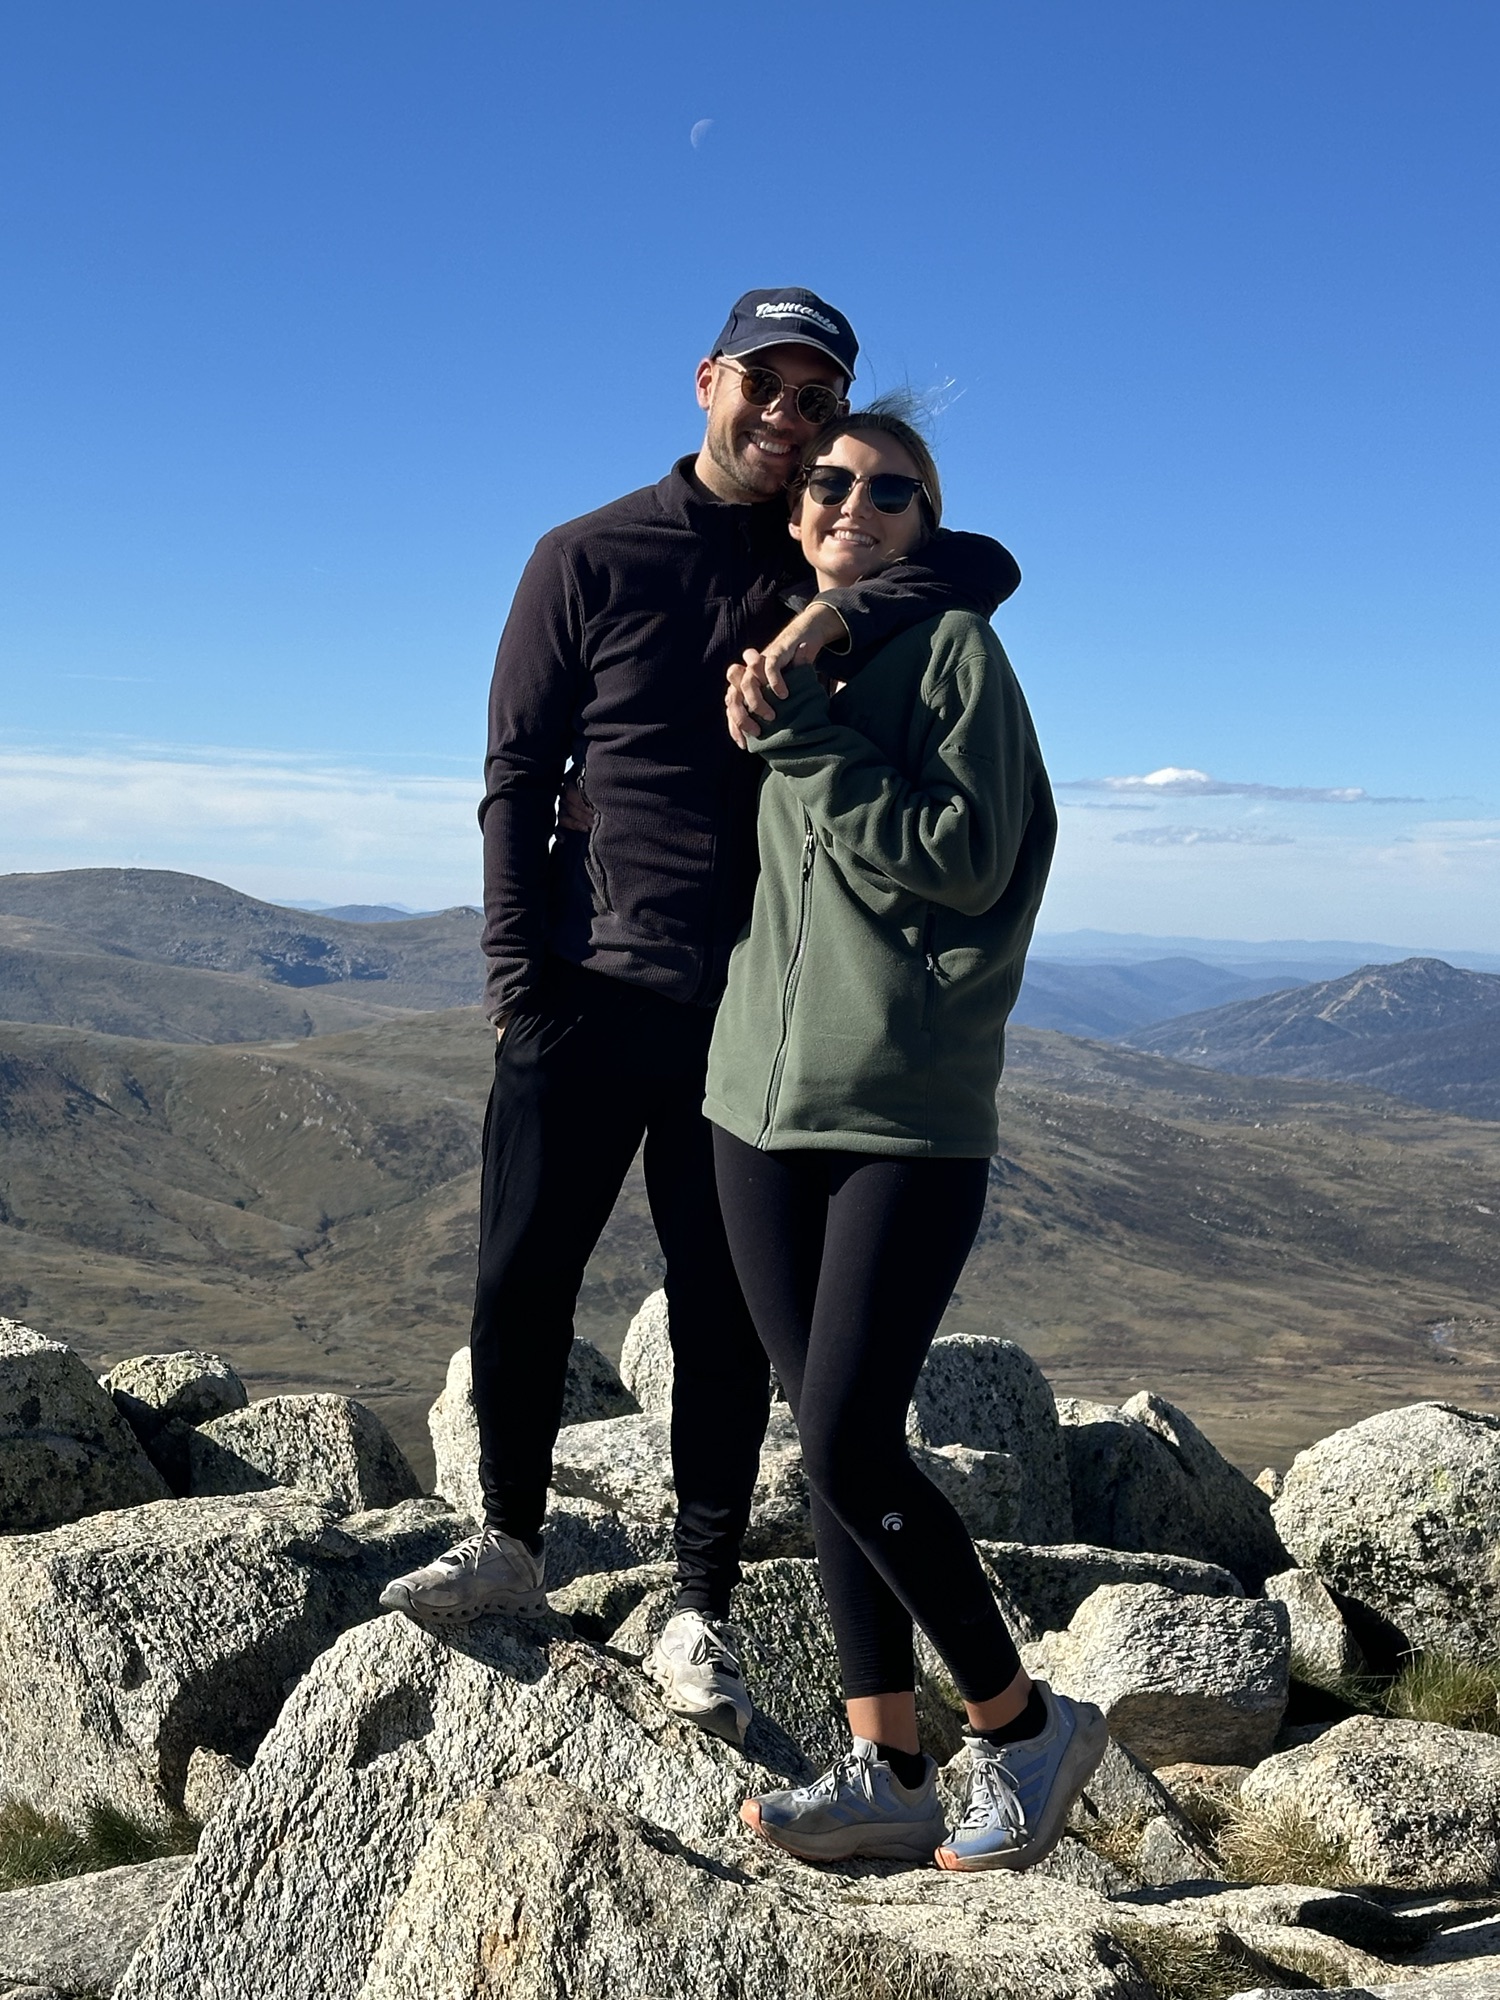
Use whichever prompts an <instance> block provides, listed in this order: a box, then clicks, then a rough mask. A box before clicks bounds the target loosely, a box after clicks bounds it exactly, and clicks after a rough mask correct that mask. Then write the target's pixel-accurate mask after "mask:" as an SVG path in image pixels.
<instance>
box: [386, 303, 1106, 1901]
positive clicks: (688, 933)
mask: <svg viewBox="0 0 1500 2000" xmlns="http://www.w3.org/2000/svg"><path fill="white" fill-rule="evenodd" d="M857 355H858V344H857V342H856V340H855V336H854V331H853V329H852V327H851V326H850V325H849V322H848V320H847V319H846V318H845V317H844V315H843V314H842V313H840V312H839V311H838V310H837V309H836V308H834V307H832V306H830V305H828V304H827V303H826V302H825V301H824V300H822V299H820V298H819V297H817V295H816V294H815V293H813V292H810V291H806V290H803V289H801V288H798V287H781V288H778V289H774V290H771V291H761V292H748V293H746V294H745V296H744V297H743V298H742V299H740V300H739V301H738V303H737V304H736V305H735V307H734V309H733V311H732V312H731V313H730V316H729V320H728V322H727V324H726V325H725V327H724V329H723V332H722V333H721V334H720V336H719V338H718V340H717V341H716V342H715V343H714V345H713V347H712V349H711V351H710V353H709V355H708V357H707V358H706V359H705V360H703V361H702V362H700V363H699V365H698V370H697V377H696V386H697V395H698V402H699V404H700V406H701V407H702V408H703V410H704V411H705V412H706V415H707V421H706V427H705V433H704V438H703V443H702V446H701V448H700V449H699V451H698V452H697V453H696V455H693V456H689V457H686V458H683V459H680V460H679V461H678V462H677V464H676V465H674V466H673V468H672V470H671V471H670V472H669V473H668V474H667V475H666V477H665V478H664V479H662V480H660V481H659V482H658V483H657V484H656V485H655V486H648V487H644V488H642V489H641V490H640V491H639V492H636V493H632V494H629V495H627V496H626V497H625V498H624V499H622V500H618V501H615V502H614V503H613V504H611V505H610V506H607V507H603V508H601V509H599V511H598V512H597V513H593V514H588V515H585V516H584V517H583V518H582V519H580V520H577V521H571V522H569V523H567V524H566V525H565V526H563V527H561V528H557V529H554V530H553V531H552V533H550V534H548V535H545V536H544V537H543V538H542V540H541V542H540V543H539V544H538V545H537V549H536V551H535V553H534V555H533V556H532V558H531V561H530V562H529V563H528V565H527V567H526V571H525V573H524V575H523V576H522V579H521V582H520V585H519V587H518V589H517V592H516V596H515V600H514V603H513V605H512V607H511V612H510V616H509V619H508V620H507V623H506V627H505V632H504V634H503V636H502V638H501V641H500V649H499V653H498V656H497V659H496V663H495V674H494V681H493V686H492V691H491V698H490V728H489V754H488V759H487V763H486V792H485V799H484V803H483V805H482V807H481V809H480V819H481V824H482V827H483V832H484V861H485V918H486V923H485V934H484V949H485V953H486V956H487V959H488V967H489V973H488V985H487V1005H488V1011H489V1013H490V1016H491V1018H492V1019H493V1021H494V1023H495V1028H496V1034H497V1038H498V1045H497V1049H496V1058H495V1082H494V1088H493V1091H492V1093H491V1097H490V1103H489V1109H488V1112H487V1115H486V1120H485V1135H484V1171H483V1182H482V1194H481V1214H480V1248H479V1278H478V1286H477V1292H476V1302H475V1312H474V1322H473V1329H472V1334H471V1346H472V1354H473V1383H474V1403H475V1409H476V1412H477V1415H478V1420H479V1433H480V1449H481V1457H480V1480H481V1484H482V1487H483V1490H484V1497H485V1520H484V1523H483V1525H482V1526H481V1528H480V1531H479V1532H478V1533H477V1534H475V1535H473V1536H471V1537H470V1538H469V1539H468V1540H467V1541H464V1542H461V1543H460V1544H459V1545H458V1546H457V1547H456V1548H454V1549H452V1550H450V1551H449V1552H448V1553H447V1554H446V1555H444V1556H442V1557H440V1558H439V1559H438V1560H437V1561H436V1562H434V1563H431V1564H429V1565H427V1566H426V1567H425V1568H423V1569H420V1570H416V1571H414V1572H412V1573H411V1574H410V1575H408V1576H405V1577H402V1578H399V1579H398V1580H397V1581H396V1582H395V1583H394V1584H392V1585H390V1586H389V1588H388V1589H387V1591H386V1592H385V1594H384V1596H383V1598H382V1603H384V1604H386V1605H387V1606H388V1607H390V1608H393V1609H399V1610H402V1611H405V1612H406V1613H408V1615H410V1616H412V1617H415V1618H420V1619H423V1620H425V1621H429V1622H433V1623H443V1622H462V1621H466V1620H468V1619H470V1618H474V1617H477V1616H479V1615H481V1614H483V1613H487V1612H492V1611H526V1610H535V1609H537V1608H539V1607H540V1606H541V1605H542V1604H543V1603H544V1602H545V1596H544V1592H545V1586H546V1550H545V1546H544V1538H543V1532H542V1523H543V1517H544V1514H545V1511H546V1501H547V1488H548V1481H549V1478H550V1475H551V1454H552V1447H553V1444H554V1442H555V1439H556V1435H557V1430H558V1425H559V1422H560V1416H561V1407H562V1398H563V1389H564V1382H565V1377H566V1370H567V1360H568V1350H569V1347H570V1345H571V1342H572V1338H573V1314H574V1308H575V1305H576V1301H577V1296H578V1291H579V1287H580V1285H581V1283H582V1280H583V1274H584V1268H585V1265H586V1264H587V1262H588V1258H589V1256H590V1253H591V1252H592V1250H593V1248H594V1245H595V1244H596V1242H597V1241H598V1239H599V1236H600V1234H601V1232H602V1231H603V1229H604V1226H605V1224H606V1222H607V1221H608V1219H609V1214H610V1211H611V1209H612V1207H613V1206H614V1202H615V1198H616V1196H617V1195H618V1193H619V1191H620V1187H621V1184H622V1182H623V1180H624V1177H625V1174H626V1172H627V1170H628V1168H629V1166H630V1163H631V1161H632V1160H633V1158H634V1157H635V1154H636V1152H637V1149H638V1148H640V1147H641V1145H642V1144H643V1143H644V1149H645V1151H644V1168H645V1179H646V1191H647V1195H648V1198H649V1202H650V1207H651V1215H652V1220H653V1222H654V1224H655V1226H656V1230H657V1235H658V1237H659V1239H660V1243H661V1248H662V1253H663V1256H664V1259H665V1262H666V1280H665V1283H666V1292H667V1300H668V1307H669V1313H670V1324H671V1339H672V1350H673V1363H674V1380H673V1403H672V1464H673V1477H674V1482H675V1486H676V1493H677V1519H676V1527H675V1548H676V1557H677V1593H676V1599H675V1603H674V1607H673V1611H672V1615H671V1616H670V1617H669V1619H668V1621H667V1623H666V1626H665V1628H664V1629H663V1631H662V1633H661V1636H660V1637H659V1639H658V1640H657V1642H656V1645H655V1647H654V1648H653V1650H652V1652H651V1654H650V1655H649V1657H648V1659H647V1662H646V1668H647V1672H648V1673H649V1674H650V1676H651V1678H652V1680H653V1681H654V1682H655V1683H656V1685H657V1687H658V1688H659V1690H660V1692H661V1694H662V1697H663V1699H664V1701H665V1702H666V1704H667V1706H668V1707H669V1708H671V1709H672V1710H674V1711H675V1712H676V1713H677V1714H679V1715H681V1716H683V1717H685V1718H687V1719H688V1720H690V1721H692V1722H695V1723H697V1724H698V1725H699V1726H700V1727H702V1728H705V1729H708V1730H711V1731H713V1732H714V1733H716V1734H719V1735H722V1736H727V1737H728V1738H729V1739H730V1740H731V1741H733V1742H737V1743H742V1742H743V1741H744V1737H745V1732H746V1730H747V1728H748V1727H749V1723H750V1719H751V1716H752V1714H753V1706H752V1692H751V1690H749V1689H747V1687H746V1685H745V1682H744V1678H743V1675H742V1673H741V1670H740V1666H739V1661H738V1654H737V1648H736V1644H735V1640H734V1635H733V1629H732V1626H731V1625H730V1623H729V1619H730V1614H731V1597H732V1593H733V1590H734V1586H735V1584H736V1582H737V1581H738V1578H739V1567H738V1561H739V1552H740V1546H741V1542H742V1539H743V1536H744V1532H745V1528H746V1525H747V1522H748V1519H749V1512H750V1500H751V1492H752V1489H753V1487H754V1484H755V1476H756V1467H757V1463H758V1458H759V1452H760V1446H761V1441H762V1438H763V1435H764V1432H765V1426H766V1420H767V1413H768V1407H769V1369H770V1366H772V1365H774V1367H775V1370H776V1372H777V1375H778V1376H779V1377H780V1380H781V1382H782V1383H783V1384H784V1386H785V1389H786V1393H787V1396H788V1399H789V1401H790V1403H791V1406H792V1410H793V1413H794V1415H795V1417H796V1421H797V1427H798V1431H799V1434H800V1438H801V1444H802V1452H803V1458H804V1462H805V1466H806V1471H807V1476H808V1483H809V1487H810V1489H811V1494H812V1510H813V1527H814V1533H815V1537H816V1542H817V1551H818V1562H819V1567H820V1573H821V1576H822V1582H823V1588H824V1592H825V1594H826V1596H827V1600H828V1605H829V1611H830V1614H831V1620H832V1625H833V1630H834V1634H835V1638H836V1641H837V1646H838V1656H839V1667H840V1672H841V1676H842V1681H843V1687H844V1693H845V1698H846V1701H847V1705H848V1716H849V1725H850V1731H851V1735H852V1739H853V1742H852V1748H851V1750H850V1752H849V1753H848V1754H847V1755H846V1756H845V1757H844V1758H842V1759H841V1760H840V1761H839V1762H838V1763H837V1764H835V1765H834V1767H833V1768H832V1769H831V1770H830V1771H828V1772H827V1773H825V1774H824V1776H823V1777H822V1778H820V1779H819V1780H818V1781H817V1782H816V1783H814V1784H811V1785H807V1786H801V1787H797V1788H795V1789H789V1790H784V1791H776V1792H771V1793H768V1794H764V1795H762V1796H760V1797H758V1798H753V1799H750V1800H748V1801H747V1802H746V1804H745V1806H744V1807H743V1809H742V1810H743V1817H744V1818H745V1819H746V1821H747V1822H748V1824H749V1825H751V1826H752V1827H754V1828H755V1829H756V1830H757V1831H758V1832H759V1833H761V1834H762V1835H763V1836H765V1837H766V1838H767V1839H769V1840H772V1841H774V1842H775V1843H776V1844H777V1845H778V1846H781V1847H783V1848H786V1849H788V1850H789V1851H790V1852H792V1853H793V1854H797V1855H800V1856H802V1857H803V1858H805V1859H808V1860H813V1861H836V1860H843V1859H848V1858H850V1857H853V1856H857V1855H858V1856H877V1857H881V1858H886V1859H898V1860H909V1861H932V1860H936V1862H937V1863H938V1865H940V1866H942V1867H945V1868H950V1869H983V1868H1026V1867H1029V1866H1031V1865H1032V1864H1033V1863H1034V1862H1036V1861H1039V1860H1041V1859H1042V1858H1043V1857H1044V1856H1045V1855H1046V1854H1047V1853H1049V1852H1050V1851H1051V1849H1052V1847H1053V1846H1054V1845H1055V1844H1056V1841H1057V1839H1058V1837H1059V1836H1060V1834H1061V1831H1062V1827H1063V1823H1064V1821H1065V1820H1066V1817H1067V1814H1068V1811H1069V1809H1070V1808H1071V1806H1072V1804H1073V1802H1074V1800H1075V1799H1076V1798H1077V1796H1078V1794H1079V1792H1080V1791H1081V1789H1082V1787H1083V1785H1084V1784H1085V1783H1086V1781H1087V1779H1088V1777H1089V1776H1090V1775H1091V1773H1092V1772H1093V1770H1094V1768H1095V1767H1096V1765H1097V1764H1098V1761H1099V1758H1100V1757H1101V1756H1102V1754H1103V1750H1104V1743H1105V1735H1104V1724H1103V1719H1102V1717H1101V1716H1100V1715H1099V1713H1098V1711H1097V1710H1096V1709H1093V1708H1090V1707H1089V1706H1088V1705H1087V1704H1084V1703H1075V1702H1072V1701H1070V1700H1068V1699H1067V1698H1066V1697H1064V1696H1061V1695H1056V1694H1054V1693H1053V1692H1052V1691H1051V1690H1050V1689H1048V1688H1047V1687H1046V1686H1045V1685H1043V1684H1041V1683H1033V1682H1032V1681H1031V1680H1030V1679H1029V1678H1028V1676H1027V1674H1026V1672H1025V1670H1024V1669H1023V1668H1022V1666H1021V1662H1020V1659H1019V1657H1018V1655H1017V1653H1016V1650H1015V1646H1014V1644H1013V1643H1012V1640H1011V1637H1010V1634H1009V1632H1008V1631H1007V1629H1006V1627H1005V1624H1004V1622H1003V1621H1002V1619H1001V1617H1000V1614H999V1611H998V1610H997V1608H996V1605H995V1600H994V1597H993V1595H992V1593H991V1591H990V1588H989V1585H988V1583H987V1582H986V1579H985V1575H984V1572H983V1570H982V1568H981V1566H980V1563H979V1559H978V1557H977V1555H976V1554H975V1551H974V1547H973V1544H972V1542H971V1541H970V1539H969V1536H968V1534H967V1532H966V1530H965V1529H964V1527H963V1524H962V1522H961V1521H960V1519H959V1517H958V1515H957V1514H956V1513H955V1512H954V1510H953V1508H952V1507H951V1506H950V1505H949V1503H948V1502H947V1501H946V1500H945V1499H944V1498H943V1497H942V1496H941V1495H940V1494H939V1493H938V1492H937V1491H936V1489H935V1488H934V1487H933V1486H932V1485H931V1484H930V1482H929V1481H928V1480H927V1479H926V1478H925V1477H924V1476H923V1475H922V1474H921V1473H920V1472H919V1471H918V1470H917V1468H916V1467H915V1465H914V1464H913V1463H912V1460H911V1458H910V1455H909V1453H908V1451H907V1447H906V1412H907V1406H908V1404H909V1401H910V1398H911V1394H912V1390H913V1387H914V1385H915V1383H916V1378H917V1374H918V1372H919V1370H920V1368H921V1366H922V1362H923V1359H924V1358H925V1356H926V1353H927V1349H928V1346H929V1344H930V1342H931V1340H932V1338H933V1335H934V1334H935V1332H936V1331H937V1327H938V1323H939V1321H940V1319H941V1317H942V1313H943V1310H944V1307H945V1306H946V1304H947V1302H948V1299H949V1296H950V1294H951V1293H952V1291H953V1288H954V1285H955V1283H956V1281H957V1278H958V1274H959V1272H960V1270H961V1268H962V1266H963V1263H964V1259H965V1258H966V1256H967V1255H968V1252H969V1249H970V1246H971V1244H972V1243H973V1240H974V1237H975V1234H976V1232H977V1230H978V1226H979V1221H980V1217H981V1213H982V1210H983V1206H984V1199H985V1189H986V1184H987V1166H988V1161H989V1159H990V1157H991V1155H992V1154H993V1153H994V1151H995V1149H996V1146H997V1143H998V1138H997V1129H996V1108H995V1091H996V1086H997V1084H998V1082H999V1076H1000V1068H1001V1063H1002V1060H1003V1052H1004V1028H1005V1021H1006V1017H1007V1015H1008V1014H1009V1012H1010V1009H1011V1006H1012V1004H1013V1002H1014V1000H1015V997H1016V993H1017V990H1018V988H1019V986H1020V981H1021V972H1022V967H1023V962H1024V958H1025V953H1026V947H1027V944H1028V942H1029V940H1030V937H1031V931H1032V926H1033V923H1034V921H1035V917H1036V912H1037V908H1038V906H1039V904H1040V901H1041V895H1042V889H1043V886H1044V883H1045V880H1046V875H1047V869H1048V864H1049V862H1050V859H1051V854H1052V847H1053V843H1054V839H1055V835H1056V824H1057V822H1056V815H1055V812H1054V809H1053V804H1052V798H1051V793H1050V790H1049V787H1048V783H1047V778H1046V773H1045V771H1044V770H1043V767H1042V762H1041V756H1040V753H1039V751H1038V749H1037V743H1036V737H1035V734H1034V732H1033V729H1032V725H1031V719H1030V717H1029V715H1028V714H1027V710H1026V704H1025V702H1024V700H1023V698H1022V695H1021V691H1020V689H1019V687H1018V686H1017V684H1016V680H1015V677H1014V675H1013V673H1012V672H1011V669H1010V666H1009V663H1008V662H1007V660H1006V657H1005V654H1004V652H1003V651H1002V649H1001V647H1000V643H999V641H998V640H997V639H996V637H995V635H994V633H993V631H992V630H991V629H990V627H989V624H988V623H987V620H988V617H989V615H990V614H991V613H992V612H993V611H994V610H995V609H996V607H997V606H998V605H999V604H1000V603H1001V602H1003V600H1004V599H1005V598H1006V597H1008V596H1009V595H1010V593H1011V592H1012V591H1013V590H1014V589H1015V587H1016V584H1017V583H1018V582H1019V572H1018V571H1017V569H1016V566H1015V563H1014V561H1013V560H1012V558H1011V557H1010V555H1009V554H1008V553H1007V552H1006V551H1005V550H1004V549H1003V548H1001V547H1000V545H999V544H998V543H996V542H992V541H990V540H988V539H987V538H985V537H983V536H976V535H963V534H954V533H952V532H950V531H948V530H945V529H943V528H942V526H941V519H942V490H941V487H940V484H939V480H938V472H937V468H936V466H935V464H934V463H933V458H932V453H931V451H930V449H929V447H928V445H927V443H926V441H925V440H924V439H923V437H922V436H921V435H920V433H919V432H918V430H917V429H915V428H914V427H913V425H912V424H911V423H910V422H909V421H908V420H907V418H906V417H905V415H903V414H902V413H900V412H899V411H898V410H896V409H893V408H892V407H890V406H889V405H881V404H875V405H872V406H871V407H869V408H867V409H864V410H851V408H850V403H849V390H850V388H851V385H852V383H853V379H854V371H855V363H856V359H857ZM815 661H816V662H817V665H816V666H815V665H814V662H815ZM726 676H727V690H728V691H727V697H726ZM914 1624H916V1625H920V1626H921V1628H922V1630H923V1631H924V1632H925V1633H926V1634H927V1636H928V1638H929V1639H930V1640H931V1642H932V1644H933V1645H934V1646H935V1647H936V1648H937V1650H938V1652H939V1653H940V1654H941V1655H942V1657H943V1659H944V1661H945V1662H946V1664H947V1667H948V1669H949V1672H950V1674H951V1675H952V1678H953V1681H954V1684H955V1686H956V1687H957V1688H958V1690H959V1692H960V1694H961V1695H962V1697H963V1701H964V1706H965V1709H966V1711H967V1717H968V1741H969V1746H970V1781H969V1796H968V1802H967V1807H966V1810H965V1811H964V1812H963V1814H962V1815H961V1816H960V1818H959V1820H958V1823H957V1824H956V1825H955V1826H953V1827H951V1828H950V1827H949V1826H948V1825H947V1824H946V1821H945V1817H944V1813H943V1809H942V1806H941V1803H940V1801H939V1796H938V1792H937V1788H936V1784H935V1778H936V1766H935V1765H934V1763H933V1761H932V1759H931V1758H930V1757H927V1756H925V1755H924V1754H923V1752H922V1748H921V1744H920V1740H919V1737H918V1730H917V1714H916V1703H915V1696H914V1687H915V1673H914V1662H913V1626H914Z"/></svg>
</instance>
